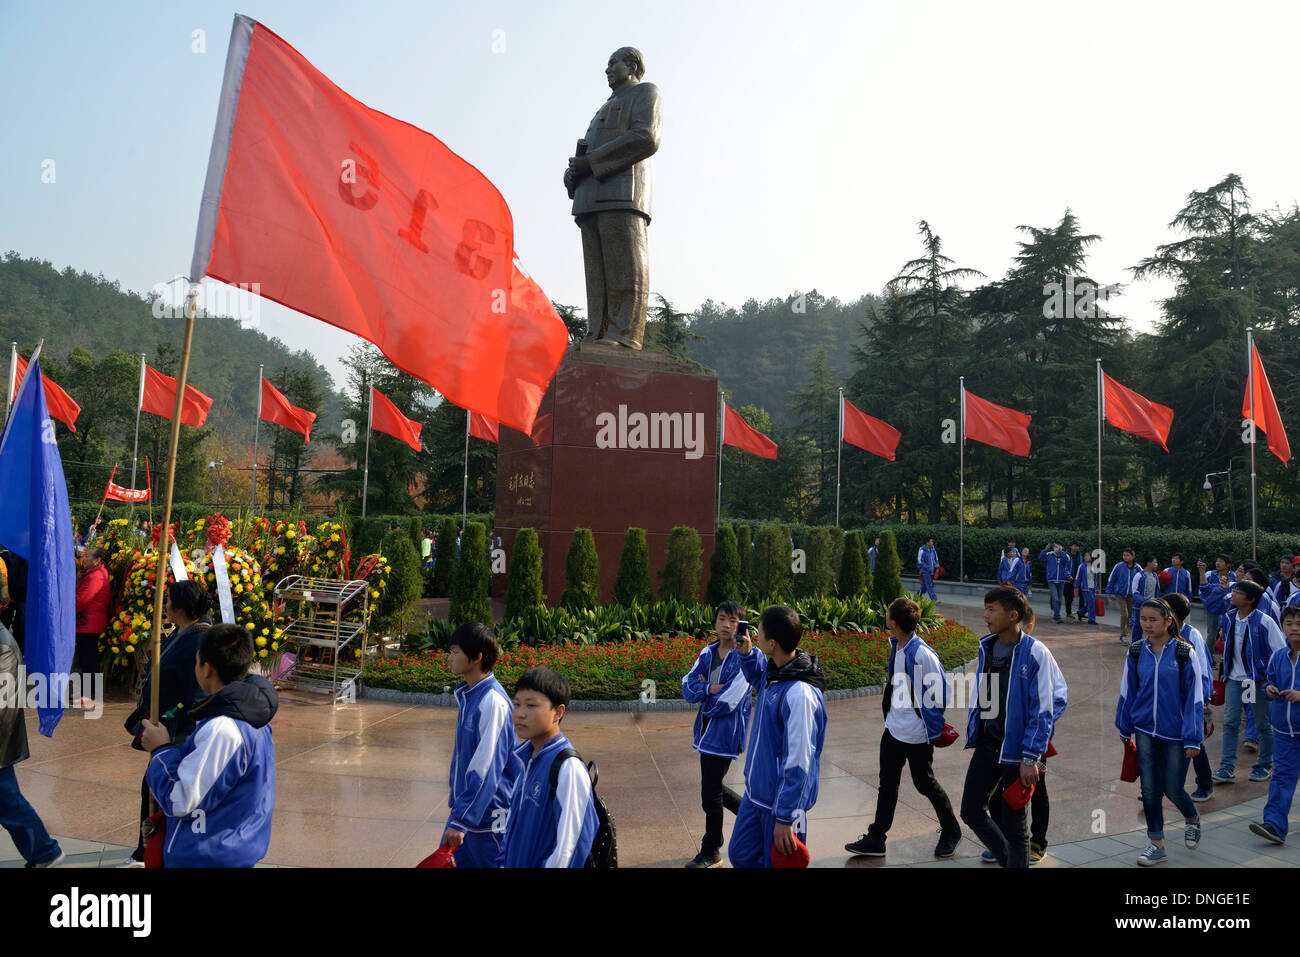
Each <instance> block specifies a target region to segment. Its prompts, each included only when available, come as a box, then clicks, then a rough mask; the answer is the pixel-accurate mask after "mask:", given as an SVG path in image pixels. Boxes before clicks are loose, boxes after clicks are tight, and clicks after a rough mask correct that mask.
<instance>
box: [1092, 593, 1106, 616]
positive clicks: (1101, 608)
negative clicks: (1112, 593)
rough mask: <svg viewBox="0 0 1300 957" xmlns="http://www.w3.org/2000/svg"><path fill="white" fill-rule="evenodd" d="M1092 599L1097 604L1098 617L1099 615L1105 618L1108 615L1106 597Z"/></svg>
mask: <svg viewBox="0 0 1300 957" xmlns="http://www.w3.org/2000/svg"><path fill="white" fill-rule="evenodd" d="M1092 601H1093V604H1094V605H1095V606H1096V609H1097V617H1098V618H1105V617H1106V599H1104V598H1094V599H1093V600H1092Z"/></svg>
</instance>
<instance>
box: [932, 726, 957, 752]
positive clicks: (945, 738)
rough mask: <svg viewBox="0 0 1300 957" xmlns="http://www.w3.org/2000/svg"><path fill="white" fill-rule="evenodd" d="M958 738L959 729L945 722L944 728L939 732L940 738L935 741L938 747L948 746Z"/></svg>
mask: <svg viewBox="0 0 1300 957" xmlns="http://www.w3.org/2000/svg"><path fill="white" fill-rule="evenodd" d="M957 738H958V734H957V729H956V728H954V727H953V726H952V725H950V724H947V723H945V724H944V726H943V730H942V731H940V732H939V737H938V739H937V740H936V741H935V742H934V746H935V747H936V748H946V747H948V746H949V745H950V744H952V743H953V742H954V741H956V740H957Z"/></svg>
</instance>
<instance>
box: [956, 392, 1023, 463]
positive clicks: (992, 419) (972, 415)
mask: <svg viewBox="0 0 1300 957" xmlns="http://www.w3.org/2000/svg"><path fill="white" fill-rule="evenodd" d="M964 395H965V398H966V415H965V418H966V438H968V439H974V440H975V441H976V442H983V443H984V444H985V445H991V446H993V447H994V448H998V449H1005V450H1006V451H1008V452H1010V453H1011V454H1012V455H1020V456H1028V455H1029V421H1030V419H1029V416H1027V415H1025V413H1023V412H1017V411H1016V410H1015V409H1008V408H1007V407H1006V406H1004V405H996V404H994V403H992V402H990V401H989V400H988V399H981V398H980V397H979V396H977V395H976V394H975V393H973V392H965V393H964Z"/></svg>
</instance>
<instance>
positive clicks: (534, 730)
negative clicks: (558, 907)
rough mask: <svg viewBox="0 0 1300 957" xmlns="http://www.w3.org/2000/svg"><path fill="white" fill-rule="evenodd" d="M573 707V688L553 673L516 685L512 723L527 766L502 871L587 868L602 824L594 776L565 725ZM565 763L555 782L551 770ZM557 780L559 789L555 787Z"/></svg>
mask: <svg viewBox="0 0 1300 957" xmlns="http://www.w3.org/2000/svg"><path fill="white" fill-rule="evenodd" d="M568 707H569V682H568V681H567V680H566V679H565V677H564V676H563V675H561V674H559V673H558V672H555V671H552V670H551V669H550V668H530V669H529V670H528V671H525V672H524V673H523V674H522V675H520V676H519V680H518V681H517V682H516V683H515V698H514V709H513V712H512V717H513V719H514V726H515V734H516V735H517V736H518V738H519V740H520V742H521V743H520V745H519V747H517V748H516V749H515V757H517V758H518V759H519V761H520V762H521V763H523V765H524V769H523V771H522V773H521V774H520V777H519V780H518V782H517V783H516V784H515V790H514V795H513V796H512V797H511V799H510V813H509V815H508V816H507V818H506V833H505V838H504V839H503V840H502V842H501V859H500V860H501V866H502V867H583V866H585V865H586V863H587V855H588V854H589V853H590V852H591V845H592V843H593V842H594V841H595V838H596V829H597V827H598V826H599V819H598V818H597V817H596V806H595V802H594V801H593V799H592V790H591V775H590V774H589V773H588V771H587V768H586V766H585V765H584V764H583V763H582V758H580V757H578V755H577V754H576V753H573V754H568V755H566V756H564V757H561V754H562V752H566V751H572V750H573V749H572V747H571V746H570V744H569V739H568V738H566V737H565V736H564V734H563V733H561V731H560V722H561V721H562V720H563V719H564V712H565V711H567V710H568ZM556 761H563V762H564V763H563V764H561V765H560V770H559V772H558V773H557V774H555V775H554V776H553V775H552V774H551V765H552V764H554V763H555V762H556ZM552 780H554V782H555V784H554V787H552V784H551V782H552Z"/></svg>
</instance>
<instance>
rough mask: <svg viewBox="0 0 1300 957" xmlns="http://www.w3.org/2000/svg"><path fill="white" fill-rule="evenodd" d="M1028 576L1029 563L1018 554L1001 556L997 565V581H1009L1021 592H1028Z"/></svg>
mask: <svg viewBox="0 0 1300 957" xmlns="http://www.w3.org/2000/svg"><path fill="white" fill-rule="evenodd" d="M1030 576H1031V572H1030V570H1029V565H1028V564H1026V562H1025V560H1024V559H1023V558H1021V557H1020V556H1019V555H1016V556H1014V557H1012V558H1007V557H1005V556H1003V558H1002V564H1000V565H998V581H1000V582H1011V584H1012V585H1014V586H1015V587H1016V588H1017V589H1019V591H1020V592H1021V594H1027V593H1028V592H1029V586H1030V581H1031V577H1030Z"/></svg>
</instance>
